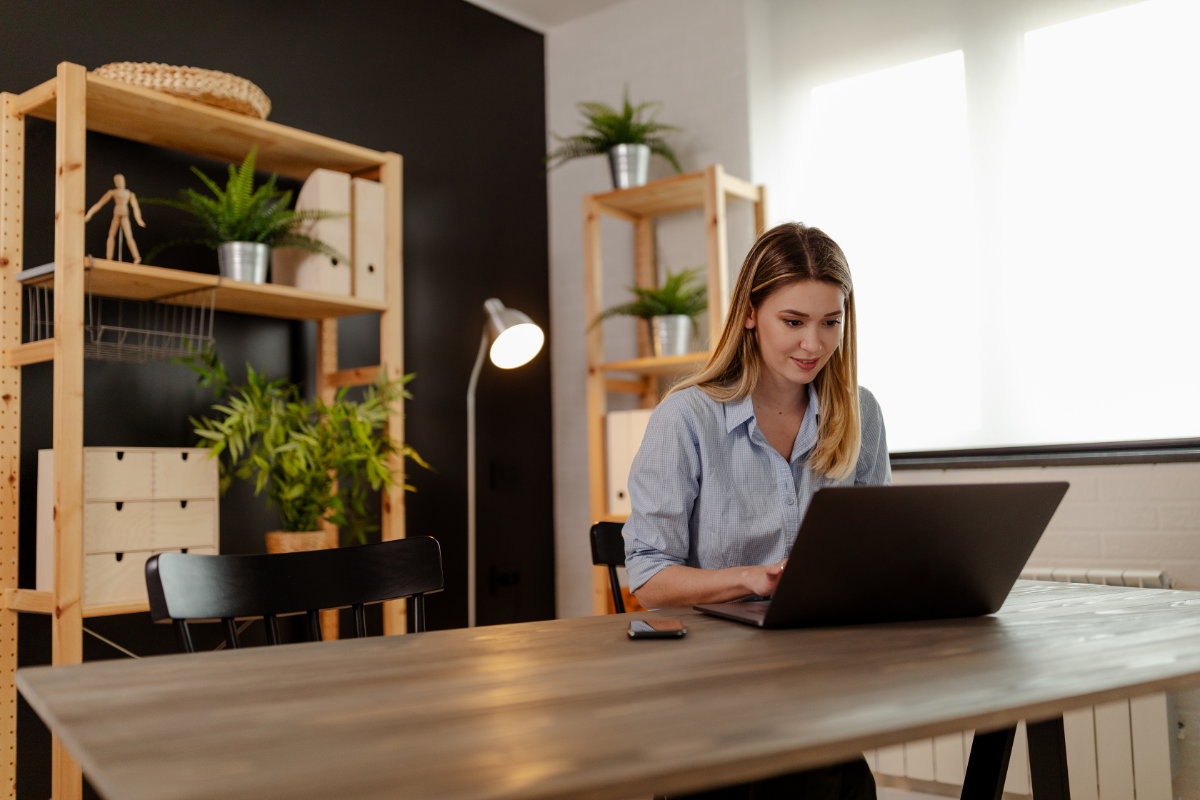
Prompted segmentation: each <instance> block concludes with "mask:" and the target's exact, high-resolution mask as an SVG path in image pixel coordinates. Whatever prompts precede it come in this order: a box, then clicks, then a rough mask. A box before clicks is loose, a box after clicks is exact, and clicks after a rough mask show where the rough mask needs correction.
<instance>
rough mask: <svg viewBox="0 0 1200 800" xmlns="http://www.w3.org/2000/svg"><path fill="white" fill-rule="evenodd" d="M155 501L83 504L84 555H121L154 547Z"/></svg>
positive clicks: (93, 502) (110, 501)
mask: <svg viewBox="0 0 1200 800" xmlns="http://www.w3.org/2000/svg"><path fill="white" fill-rule="evenodd" d="M153 519H154V501H153V500H133V501H130V500H126V501H124V502H121V501H119V500H118V501H112V500H105V501H98V500H93V501H91V502H88V503H84V504H83V530H84V531H85V533H84V535H83V537H84V551H85V552H88V553H124V552H126V551H128V550H150V549H152V548H153V547H154V538H153V529H154V522H153Z"/></svg>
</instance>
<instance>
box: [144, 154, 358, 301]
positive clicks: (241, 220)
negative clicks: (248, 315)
mask: <svg viewBox="0 0 1200 800" xmlns="http://www.w3.org/2000/svg"><path fill="white" fill-rule="evenodd" d="M257 156H258V146H257V145H256V146H254V147H251V148H250V152H249V153H247V154H246V158H245V159H244V160H243V161H242V165H241V167H234V165H233V164H230V165H229V180H228V182H227V183H226V184H225V188H224V189H222V188H221V187H220V186H218V185H217V184H216V183H215V182H214V181H213V180H212V179H211V178H209V177H208V176H207V175H205V174H204V173H203V172H201V171H200V170H198V169H197V168H196V167H192V172H194V173H195V174H196V176H197V177H199V178H200V180H201V181H203V182H204V185H205V186H206V187H208V190H209V191H210V192H212V196H211V197H209V196H208V195H205V194H201V193H200V192H197V191H196V190H195V189H190V188H189V189H183V190H182V191H181V192H180V195H179V199H178V200H169V199H164V198H148V199H146V200H143V201H142V202H144V203H152V204H156V205H163V206H169V207H171V208H175V209H178V210H180V211H185V212H187V213H189V214H191V215H192V216H194V217H195V218H196V221H197V223H198V225H199V227H200V228H201V229H202V230H203V231H204V234H205V235H204V236H202V237H199V238H194V239H176V240H174V241H171V242H166V243H164V244H160V245H158V246H157V247H155V248H154V249H153V250H151V251H150V253H149V254H148V255H147V256H146V263H150V262H151V261H152V260H153V259H154V257H155V256H157V255H158V254H159V253H161V252H162V251H163V250H165V249H167V248H168V247H174V246H176V245H180V244H202V245H205V246H207V247H211V248H212V249H214V250H217V251H218V253H220V254H221V255H222V261H223V262H224V252H223V251H222V250H221V248H222V247H223V246H226V245H230V244H234V243H246V244H249V245H258V246H259V248H258V249H257V252H260V253H261V254H262V255H263V258H264V259H265V258H266V255H267V254H269V252H270V249H271V248H274V247H295V248H299V249H301V250H306V251H308V252H310V253H321V254H323V255H327V256H329V257H330V258H334V259H338V260H345V259H346V256H345V255H343V254H342V253H340V252H338V251H337V250H336V249H334V248H333V247H331V246H330V245H328V244H326V243H325V242H322V241H321V240H320V239H314V238H313V237H311V236H309V235H308V234H306V233H304V232H302V230H301V229H302V227H303V226H304V225H305V224H306V223H308V222H310V221H312V220H318V219H328V218H330V217H337V216H345V215H344V214H339V213H337V212H333V211H318V210H306V211H296V210H293V209H290V208H288V206H289V205H290V204H291V202H292V193H291V192H290V191H284V190H281V189H278V188H277V187H276V186H275V180H276V178H277V176H276V175H275V174H272V175H271V177H270V178H268V179H267V182H266V183H263V184H260V185H259V186H258V188H257V189H256V188H255V187H254V162H255V159H256V158H257ZM224 266H225V265H224V263H223V264H222V274H225V269H224ZM229 277H239V276H236V275H230V276H229ZM265 277H266V262H265V261H264V262H263V264H262V278H261V279H257V280H256V282H258V283H261V282H262V280H263V279H265Z"/></svg>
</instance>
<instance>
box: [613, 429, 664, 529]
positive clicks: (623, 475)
mask: <svg viewBox="0 0 1200 800" xmlns="http://www.w3.org/2000/svg"><path fill="white" fill-rule="evenodd" d="M652 413H654V409H652V408H644V409H643V408H639V409H635V410H633V411H610V412H608V416H607V422H608V424H607V425H606V435H605V439H606V440H607V442H606V443H607V446H608V458H607V459H606V461H607V464H608V513H609V514H614V515H619V514H629V513H630V512H631V511H632V510H633V506H632V504H631V503H630V502H629V470H630V468H632V467H633V457H634V456H636V455H637V451H638V449H639V448H640V447H641V446H642V438H643V437H644V436H645V435H646V425H647V424H649V422H650V415H651V414H652Z"/></svg>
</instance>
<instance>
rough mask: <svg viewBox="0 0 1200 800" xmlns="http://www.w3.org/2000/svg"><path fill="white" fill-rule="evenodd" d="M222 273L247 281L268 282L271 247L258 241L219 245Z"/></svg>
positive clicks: (224, 275)
mask: <svg viewBox="0 0 1200 800" xmlns="http://www.w3.org/2000/svg"><path fill="white" fill-rule="evenodd" d="M217 261H218V263H220V265H221V275H222V277H225V278H231V279H233V280H235V281H245V282H246V283H266V282H267V267H268V266H269V265H270V264H271V248H269V247H267V246H266V245H265V244H259V243H258V242H225V243H224V244H221V245H217Z"/></svg>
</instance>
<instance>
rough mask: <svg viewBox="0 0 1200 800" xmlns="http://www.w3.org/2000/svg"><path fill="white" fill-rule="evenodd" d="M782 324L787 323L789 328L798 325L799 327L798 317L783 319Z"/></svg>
mask: <svg viewBox="0 0 1200 800" xmlns="http://www.w3.org/2000/svg"><path fill="white" fill-rule="evenodd" d="M783 324H784V325H787V326H788V327H789V328H799V327H800V320H798V319H785V320H784V321H783Z"/></svg>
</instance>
